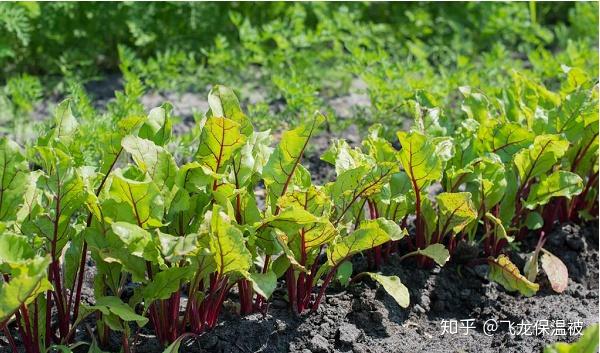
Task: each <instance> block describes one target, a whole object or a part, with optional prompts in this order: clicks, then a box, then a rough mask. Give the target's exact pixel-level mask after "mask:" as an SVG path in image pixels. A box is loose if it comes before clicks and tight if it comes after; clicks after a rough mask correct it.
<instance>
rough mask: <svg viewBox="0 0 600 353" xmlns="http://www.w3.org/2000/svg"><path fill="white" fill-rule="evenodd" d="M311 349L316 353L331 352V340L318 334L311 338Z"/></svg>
mask: <svg viewBox="0 0 600 353" xmlns="http://www.w3.org/2000/svg"><path fill="white" fill-rule="evenodd" d="M310 350H311V351H312V352H314V353H327V352H329V342H328V341H327V339H325V337H323V336H321V335H319V334H316V335H314V336H313V338H312V339H311V340H310Z"/></svg>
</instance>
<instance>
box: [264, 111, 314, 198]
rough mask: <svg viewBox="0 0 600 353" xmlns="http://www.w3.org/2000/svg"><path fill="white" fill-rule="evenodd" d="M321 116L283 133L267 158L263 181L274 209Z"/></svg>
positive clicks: (287, 186) (296, 167) (289, 182)
mask: <svg viewBox="0 0 600 353" xmlns="http://www.w3.org/2000/svg"><path fill="white" fill-rule="evenodd" d="M324 119H325V118H324V117H323V116H322V115H321V114H317V115H315V117H314V118H313V119H312V120H311V121H309V122H307V123H306V124H302V125H300V126H299V127H297V128H295V129H293V130H289V131H286V132H284V133H283V136H282V137H281V141H280V142H279V144H278V145H277V147H276V148H275V150H274V151H273V153H272V154H271V156H270V157H269V161H268V162H267V164H266V165H265V167H264V169H263V179H264V182H265V185H266V187H267V189H268V190H269V195H270V199H271V201H270V202H271V205H272V206H273V207H274V205H275V203H276V202H277V199H278V198H279V197H281V196H283V195H284V194H285V193H286V192H287V190H288V188H289V186H290V184H292V183H293V182H294V179H293V177H294V174H295V172H296V171H297V169H298V165H299V164H300V161H301V159H302V156H303V154H304V150H305V149H306V146H307V145H308V142H309V141H310V138H311V137H312V135H313V134H314V133H315V132H316V130H317V129H318V128H319V126H320V125H321V124H322V123H323V121H324Z"/></svg>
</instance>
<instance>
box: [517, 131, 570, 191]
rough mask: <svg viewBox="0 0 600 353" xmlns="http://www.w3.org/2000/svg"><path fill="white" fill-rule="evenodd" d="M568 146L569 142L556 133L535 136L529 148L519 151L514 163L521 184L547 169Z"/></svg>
mask: <svg viewBox="0 0 600 353" xmlns="http://www.w3.org/2000/svg"><path fill="white" fill-rule="evenodd" d="M567 148H569V142H568V141H566V140H563V139H561V137H560V136H558V135H539V136H536V138H535V140H534V141H533V144H532V145H531V146H530V147H529V148H525V149H523V150H521V151H519V152H518V153H517V154H516V155H515V157H514V163H515V166H516V167H517V171H518V173H519V178H520V182H521V184H524V183H526V182H528V181H529V180H530V179H531V178H535V177H538V176H540V175H542V174H544V173H546V172H547V171H549V170H550V169H551V168H552V167H553V166H554V165H555V164H556V162H557V161H558V159H559V158H561V157H562V156H563V155H564V154H565V152H566V151H567Z"/></svg>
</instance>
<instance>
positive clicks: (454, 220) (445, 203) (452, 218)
mask: <svg viewBox="0 0 600 353" xmlns="http://www.w3.org/2000/svg"><path fill="white" fill-rule="evenodd" d="M436 199H437V203H438V210H439V211H438V213H439V216H438V219H439V220H438V222H439V224H440V226H441V229H440V233H441V235H442V236H443V235H445V234H446V232H449V231H450V230H452V232H454V234H458V233H460V232H461V231H462V230H463V229H464V228H465V227H466V226H467V225H468V224H469V223H471V222H472V221H473V220H475V219H476V218H477V211H476V210H475V208H474V207H473V203H472V202H471V193H470V192H443V193H441V194H439V195H437V196H436Z"/></svg>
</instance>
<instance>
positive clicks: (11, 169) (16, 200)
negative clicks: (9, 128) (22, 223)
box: [0, 137, 28, 222]
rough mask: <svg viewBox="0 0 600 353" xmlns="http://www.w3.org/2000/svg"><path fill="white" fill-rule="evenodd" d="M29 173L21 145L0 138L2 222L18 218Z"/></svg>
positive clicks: (0, 217) (0, 203)
mask: <svg viewBox="0 0 600 353" xmlns="http://www.w3.org/2000/svg"><path fill="white" fill-rule="evenodd" d="M27 173H28V166H27V161H26V160H25V157H24V156H23V154H22V152H21V149H20V148H19V146H18V145H17V144H16V143H15V142H13V141H11V140H9V139H7V138H6V137H2V138H0V222H1V221H4V222H6V221H12V220H15V219H16V217H17V212H18V209H19V206H20V205H21V204H22V203H23V196H24V193H25V188H26V182H27Z"/></svg>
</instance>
